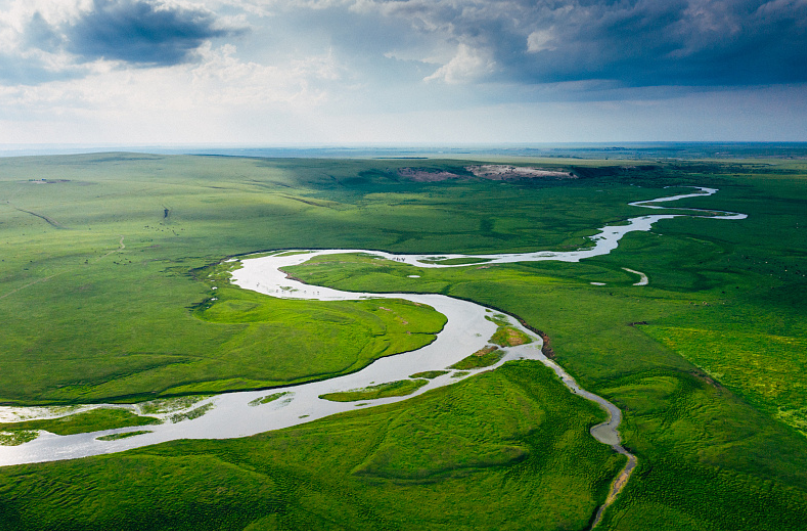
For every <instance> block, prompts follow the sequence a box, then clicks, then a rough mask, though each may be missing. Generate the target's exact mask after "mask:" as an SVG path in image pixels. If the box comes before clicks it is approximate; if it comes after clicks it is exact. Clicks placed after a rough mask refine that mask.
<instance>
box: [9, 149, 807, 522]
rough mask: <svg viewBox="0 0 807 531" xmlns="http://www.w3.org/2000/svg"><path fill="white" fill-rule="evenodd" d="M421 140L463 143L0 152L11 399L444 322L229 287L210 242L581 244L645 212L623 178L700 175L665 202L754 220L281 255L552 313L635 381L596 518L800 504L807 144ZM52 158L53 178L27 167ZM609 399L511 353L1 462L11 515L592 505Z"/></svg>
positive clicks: (608, 373)
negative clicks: (233, 423) (448, 256)
mask: <svg viewBox="0 0 807 531" xmlns="http://www.w3.org/2000/svg"><path fill="white" fill-rule="evenodd" d="M575 164H577V165H575ZM553 165H557V166H553ZM408 166H417V167H418V168H421V167H425V168H428V169H434V170H447V171H454V172H457V173H460V174H461V173H462V172H463V171H464V170H463V166H464V164H463V163H462V161H458V160H445V161H440V160H429V161H421V160H418V161H404V160H401V161H393V160H379V161H373V160H353V161H351V160H338V161H328V160H293V159H285V160H263V159H235V158H223V157H162V156H148V155H127V154H105V155H87V156H74V157H47V158H20V159H2V160H0V246H2V249H3V254H2V257H0V260H1V261H0V319H2V322H3V323H4V333H3V334H2V335H0V367H2V371H0V400H2V401H4V402H6V403H14V404H49V403H74V402H86V401H112V400H121V401H127V400H128V401H132V400H146V399H149V398H153V397H154V396H166V395H183V394H195V393H205V392H207V393H209V392H218V391H223V390H233V389H244V388H258V387H271V386H273V385H280V384H281V383H283V382H293V381H304V380H306V379H315V378H323V377H329V376H331V375H336V374H343V373H345V372H349V371H353V370H357V369H358V368H360V367H361V366H364V365H366V364H367V363H369V362H371V361H372V360H373V359H375V358H377V357H379V356H384V355H389V354H393V353H395V352H401V351H404V350H410V349H411V348H416V347H417V346H419V345H421V344H425V343H428V342H429V341H431V338H432V337H433V334H434V333H435V332H437V331H438V330H440V328H441V327H442V325H443V321H442V319H441V318H440V316H439V315H436V314H435V312H432V311H429V310H427V309H423V308H420V307H416V306H414V305H411V304H408V303H406V302H398V303H392V301H384V303H383V304H384V305H385V307H388V308H389V307H390V304H395V307H394V308H393V310H394V311H393V312H387V311H378V306H377V305H376V304H375V303H374V302H373V301H362V302H360V303H327V304H326V303H312V302H300V301H279V300H276V299H271V298H267V297H263V296H259V295H256V294H252V293H249V292H244V291H242V290H238V289H236V288H234V287H232V286H229V285H228V284H227V281H226V270H225V268H223V267H221V266H217V265H216V264H218V263H219V262H220V261H221V260H222V259H223V258H225V257H228V256H233V255H238V254H243V253H249V252H255V251H260V250H270V249H300V248H367V249H384V250H389V251H394V252H417V253H426V252H433V253H441V252H445V253H450V252H463V253H492V252H517V251H534V250H540V249H548V250H549V249H556V250H569V249H576V248H578V247H580V246H582V245H585V244H586V243H587V240H586V236H588V235H591V234H594V233H596V229H597V228H598V227H601V226H602V225H604V224H606V223H613V222H619V221H621V220H624V219H626V218H628V217H633V216H641V215H646V214H648V213H650V212H649V211H648V210H645V209H640V208H636V207H630V206H628V205H627V203H628V202H630V201H637V200H641V199H651V198H655V197H660V196H662V195H667V194H671V193H673V192H675V193H677V192H679V191H680V192H683V191H684V190H683V189H672V190H664V189H663V187H665V186H686V185H701V186H712V187H715V188H719V189H720V192H719V193H718V194H716V195H715V196H712V197H708V198H692V199H687V200H684V201H680V202H678V203H676V204H670V206H671V207H679V206H680V207H692V208H708V209H718V210H728V211H739V212H743V213H746V214H748V215H749V217H748V219H745V220H737V221H726V220H714V219H698V218H677V219H673V220H666V221H663V222H660V223H659V224H658V225H656V226H655V227H654V229H653V230H652V231H651V232H647V233H633V234H630V235H628V236H627V237H625V238H624V239H623V241H622V242H621V243H620V247H619V249H618V250H616V251H615V252H613V253H612V254H610V255H608V256H604V257H599V258H596V259H590V260H585V261H584V262H582V263H579V264H564V263H558V262H538V263H522V264H508V265H494V266H486V265H473V264H472V265H469V266H467V267H462V268H451V269H430V268H415V267H411V266H405V265H401V264H399V263H396V262H391V261H382V260H371V259H368V258H367V257H363V256H345V255H340V256H338V257H333V258H331V257H328V256H322V257H318V258H316V259H314V260H313V261H312V262H309V263H306V264H303V265H301V266H297V267H295V268H290V269H289V272H290V273H291V274H293V275H294V276H295V277H297V278H301V279H303V280H304V281H306V282H308V283H310V284H319V285H327V286H335V287H338V288H342V289H349V290H361V291H379V292H380V291H387V292H426V293H444V294H447V295H451V296H454V297H460V298H464V299H468V300H473V301H476V302H479V303H482V304H485V305H488V306H491V307H495V308H498V309H500V310H502V311H506V312H508V313H511V314H514V315H516V316H518V317H519V318H521V319H523V320H524V321H525V322H526V323H527V324H528V325H530V326H531V327H533V328H536V329H540V330H541V331H542V332H544V333H545V334H546V335H547V336H548V338H549V341H550V346H551V349H552V351H553V352H554V355H555V357H556V359H557V361H558V362H559V363H560V364H561V365H563V366H564V367H565V368H566V369H567V370H568V371H569V372H570V373H571V374H572V375H574V376H575V377H576V378H577V379H578V381H579V382H580V384H581V385H582V386H583V387H585V388H587V389H589V390H590V391H592V392H595V393H597V394H600V395H601V396H603V397H605V398H607V399H608V400H611V401H612V402H614V403H615V404H617V405H618V406H619V407H620V408H621V409H622V411H623V413H624V422H623V425H622V428H621V432H622V437H623V441H624V444H625V446H626V447H627V448H629V449H630V450H631V452H633V453H634V454H635V455H636V456H637V457H638V459H639V465H638V468H637V470H636V471H635V472H634V474H633V476H632V478H631V480H630V482H629V483H628V485H627V487H626V488H625V490H624V491H623V493H622V495H620V497H619V498H618V499H617V501H616V502H615V503H614V505H612V506H611V507H610V508H609V509H608V511H606V513H605V517H604V519H603V521H602V523H601V524H600V526H598V529H612V530H634V529H635V530H643V529H682V530H684V529H686V530H688V529H707V530H713V529H714V530H724V529H725V530H733V529H759V530H767V529H771V530H773V529H803V528H804V522H805V521H807V396H806V395H805V392H806V391H805V389H807V387H805V383H807V382H806V381H805V376H804V375H805V369H806V368H807V367H806V366H805V364H807V361H806V360H807V349H805V346H807V343H805V340H804V338H805V337H807V333H806V332H807V302H806V301H807V298H806V297H805V295H807V267H805V266H804V265H803V264H804V263H805V258H806V257H807V230H805V229H806V228H807V165H804V164H802V163H799V162H785V161H761V162H760V161H756V162H753V163H741V162H721V161H710V162H668V163H653V162H637V163H630V164H626V163H625V162H624V161H622V162H620V163H616V162H613V161H609V162H608V163H604V162H596V161H586V165H585V166H583V165H582V163H581V162H580V161H573V162H571V163H570V161H565V162H564V161H543V162H541V164H540V166H541V167H546V168H551V167H563V168H565V169H573V170H574V171H575V173H576V174H577V175H578V176H579V178H578V179H565V180H531V181H513V182H496V181H484V180H478V179H470V178H468V179H458V180H449V181H442V182H413V181H411V180H407V179H405V178H403V177H400V175H399V174H398V173H397V168H399V167H408ZM43 178H44V179H50V180H53V181H54V182H52V183H50V184H48V183H34V182H32V181H31V179H43ZM59 180H64V181H65V182H62V181H59ZM57 181H58V182H57ZM663 212H664V211H655V212H654V213H663ZM669 212H675V211H674V210H670V211H669ZM623 267H627V268H630V269H633V270H636V271H641V272H643V273H645V274H646V275H648V277H649V279H650V283H649V285H648V286H633V283H634V282H636V275H634V274H631V273H628V272H626V271H624V270H623V269H622V268H623ZM413 274H415V275H419V276H420V278H416V279H413V278H409V275H413ZM592 282H598V283H604V284H605V285H604V286H594V285H592V284H591V283H592ZM214 286H215V287H216V288H217V289H216V290H213V289H212V288H213V287H214ZM214 297H215V298H216V299H217V300H215V301H214V300H212V299H213V298H214ZM404 321H406V322H407V325H403V322H404ZM407 332H408V333H407ZM468 354H469V355H471V354H472V353H470V352H469V353H468ZM32 374H36V377H35V378H32V377H31V375H32ZM427 377H428V376H427ZM601 417H602V413H601V412H599V410H598V409H597V408H595V407H594V406H592V405H591V404H589V403H587V402H585V401H582V400H581V399H579V398H578V397H574V396H572V395H570V394H569V393H568V392H566V391H565V390H564V388H562V387H561V384H560V383H559V381H558V380H557V379H556V378H555V377H554V376H553V374H552V373H551V371H549V370H548V369H545V368H544V367H543V366H541V365H540V364H537V363H531V362H518V363H508V364H505V365H504V366H503V367H501V368H499V369H497V370H496V371H493V372H491V373H485V374H482V375H479V376H475V377H473V378H468V379H465V380H462V381H460V382H459V383H457V384H456V385H454V386H451V387H448V388H443V389H438V390H435V391H432V392H429V393H425V394H424V395H421V396H418V397H415V398H412V399H411V400H408V401H404V402H401V403H397V404H394V405H390V406H383V407H378V408H371V409H364V410H361V411H356V412H352V413H350V414H345V415H339V416H336V417H332V418H328V419H323V420H320V421H317V422H313V423H311V424H307V425H305V426H301V427H298V428H292V429H288V430H282V431H278V432H271V433H268V434H264V435H261V436H257V437H253V438H248V439H239V440H228V441H193V442H175V443H169V444H163V445H159V446H155V447H149V448H143V449H140V450H135V451H130V452H126V453H124V454H118V455H111V456H104V457H98V458H90V459H84V460H81V461H80V462H79V461H67V462H56V463H48V464H42V465H26V466H19V467H8V468H3V469H0V514H3V515H4V516H3V518H0V529H105V528H109V526H110V525H112V524H110V522H114V523H115V524H114V526H113V527H117V528H121V529H127V528H131V529H151V528H153V529H168V528H171V529H185V528H187V529H251V530H258V529H300V528H309V529H363V528H379V527H383V528H389V529H580V530H582V529H586V528H587V525H588V522H589V521H590V519H591V517H592V515H593V512H594V510H595V509H596V507H597V506H598V505H599V504H600V503H602V501H603V500H604V499H605V496H606V494H607V490H608V486H609V484H610V482H611V480H612V479H613V478H614V477H615V475H616V473H617V471H618V470H619V468H620V467H621V466H622V465H623V464H624V458H622V457H620V456H618V455H617V454H614V453H613V452H611V450H610V449H609V448H608V447H606V446H603V445H600V444H598V443H596V442H595V441H593V439H592V438H591V437H590V436H589V435H588V432H587V430H588V428H589V427H590V426H592V425H594V424H596V423H597V422H599V421H600V420H602V418H601ZM547 449H549V451H547ZM121 485H123V487H121Z"/></svg>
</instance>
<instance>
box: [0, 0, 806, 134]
mask: <svg viewBox="0 0 807 531" xmlns="http://www.w3.org/2000/svg"><path fill="white" fill-rule="evenodd" d="M806 65H807V2H805V1H804V0H771V1H767V2H766V1H751V0H682V1H668V0H628V1H625V2H612V1H610V0H571V1H564V0H558V1H555V0H538V1H535V0H510V1H506V2H491V1H482V0H408V1H398V0H395V1H374V0H304V1H303V0H153V1H152V0H0V144H3V145H17V144H27V145H33V144H94V145H100V144H104V145H111V144H115V145H132V144H139V145H144V144H150V145H156V144H171V145H191V144H216V145H223V144H227V145H299V144H306V145H311V144H313V145H323V144H328V145H348V144H387V145H401V144H417V145H423V144H440V145H448V144H467V143H486V144H505V143H520V144H523V143H546V142H642V141H807V66H806Z"/></svg>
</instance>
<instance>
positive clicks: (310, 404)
mask: <svg viewBox="0 0 807 531" xmlns="http://www.w3.org/2000/svg"><path fill="white" fill-rule="evenodd" d="M716 192H717V190H716V189H713V188H697V191H695V192H692V193H688V194H681V195H675V196H669V197H661V198H658V199H653V200H649V201H637V202H634V203H631V205H632V206H637V207H644V208H651V209H669V207H666V206H661V205H660V204H662V203H667V202H672V201H677V200H680V199H686V198H691V197H703V196H709V195H712V194H714V193H716ZM681 210H686V211H687V214H660V215H648V216H643V217H637V218H632V219H629V220H628V221H627V223H626V224H622V225H616V226H606V227H603V228H602V229H601V231H600V233H599V234H597V235H595V236H592V237H591V240H592V241H593V242H594V245H593V246H590V247H587V248H585V249H581V250H577V251H571V252H550V251H540V252H532V253H513V254H492V255H458V254H445V255H439V256H438V255H398V254H394V253H386V252H379V251H367V250H362V249H331V250H318V251H306V250H300V251H298V252H296V253H289V252H288V251H285V252H278V253H273V254H270V255H268V256H266V255H262V256H260V257H255V258H249V257H246V258H243V259H241V262H242V265H243V267H242V268H241V269H238V270H236V271H234V272H233V275H232V279H231V281H232V283H233V284H236V285H238V286H240V287H242V288H244V289H249V290H254V291H257V292H260V293H264V294H267V295H270V296H272V297H280V298H289V299H307V300H323V301H337V300H338V301H346V300H359V299H406V300H409V301H412V302H415V303H419V304H425V305H428V306H431V307H433V308H434V309H435V310H437V311H438V312H440V313H442V314H443V315H445V316H446V318H447V319H448V321H447V323H446V325H445V327H444V329H443V331H442V332H440V334H439V335H438V336H437V339H436V340H435V341H434V342H432V343H431V344H430V345H427V346H425V347H423V348H421V349H418V350H415V351H411V352H406V353H403V354H398V355H395V356H390V357H386V358H381V359H379V360H377V361H375V362H373V363H372V364H370V365H369V366H367V367H365V368H364V369H362V370H360V371H358V372H355V373H353V374H349V375H346V376H340V377H337V378H332V379H329V380H325V381H320V382H311V383H306V384H301V385H296V386H291V387H287V388H277V389H272V390H268V391H249V392H235V393H227V394H222V395H217V396H212V397H207V398H204V399H201V400H197V401H195V402H193V403H188V402H181V401H180V402H177V401H173V402H172V401H170V400H169V401H163V402H162V403H157V404H151V410H148V409H146V408H145V407H144V406H142V405H122V406H121V405H116V406H110V405H93V406H84V407H79V408H73V409H70V410H69V411H66V410H64V409H56V408H15V407H0V422H15V421H19V420H23V419H34V418H56V417H60V416H65V415H67V414H74V413H76V412H77V411H85V410H87V409H92V408H94V407H121V408H127V409H130V410H132V411H134V412H135V413H137V414H146V413H147V414H149V415H151V416H156V417H158V418H160V419H161V420H162V421H163V423H162V424H158V425H149V426H139V427H132V428H122V429H115V430H106V431H102V432H95V433H84V434H78V435H67V436H58V435H53V434H51V433H48V432H44V431H41V432H39V433H38V435H37V436H36V438H35V439H34V440H31V441H29V442H25V443H24V444H19V445H16V446H0V466H8V465H17V464H23V463H36V462H44V461H56V460H60V459H74V458H78V457H87V456H91V455H99V454H108V453H113V452H122V451H124V450H129V449H132V448H139V447H142V446H148V445H152V444H158V443H162V442H166V441H172V440H176V439H227V438H234V437H246V436H249V435H255V434H257V433H262V432H266V431H270V430H277V429H281V428H286V427H290V426H295V425H298V424H303V423H306V422H311V421H313V420H316V419H320V418H323V417H327V416H329V415H333V414H335V413H339V412H344V411H350V410H354V409H357V408H362V407H370V406H375V405H380V404H389V403H393V402H398V401H401V400H406V399H408V398H411V397H413V396H417V395H419V394H422V393H425V392H427V391H429V390H432V389H435V388H437V387H441V386H445V385H450V384H452V383H455V382H457V381H460V380H461V379H463V378H468V377H471V376H472V375H473V374H475V373H477V372H481V371H486V370H491V369H494V368H496V367H498V366H499V365H501V364H502V363H505V362H507V361H510V360H516V359H531V360H537V361H540V362H541V363H543V364H545V365H547V366H548V367H550V368H551V369H552V370H554V371H555V373H556V374H557V375H558V376H559V377H560V379H561V380H562V381H563V383H564V384H565V385H566V387H567V388H568V389H569V390H570V391H571V392H573V393H575V394H578V395H580V396H582V397H583V398H585V399H587V400H591V401H594V402H596V403H597V404H599V405H600V406H601V407H602V408H603V409H604V410H605V411H607V413H608V415H609V418H608V420H607V421H606V422H604V423H602V424H599V425H597V426H595V427H594V428H592V429H591V434H592V436H593V437H594V438H596V439H597V440H598V441H600V442H602V443H604V444H607V445H609V446H611V447H612V448H613V449H614V450H615V451H617V452H619V453H621V454H623V455H626V456H627V457H628V463H627V465H626V467H625V469H623V471H622V472H621V473H620V475H619V477H618V478H617V479H616V480H615V482H614V485H613V486H612V491H611V494H610V495H609V497H608V501H607V502H606V504H605V505H603V506H602V507H600V509H599V510H598V512H597V515H596V517H595V520H594V525H596V524H597V522H598V521H599V518H600V516H601V515H602V512H603V510H604V509H605V508H606V507H607V506H608V505H609V504H610V503H611V502H612V501H613V499H614V498H615V497H616V495H617V494H618V493H619V491H620V490H621V489H622V488H623V487H624V485H625V483H626V482H627V479H628V477H629V476H630V473H631V471H632V470H633V468H634V466H635V464H636V458H635V457H634V456H633V455H631V454H630V453H629V452H628V451H627V450H625V448H623V447H622V446H621V440H620V437H619V431H618V428H619V424H620V422H621V420H622V413H621V412H620V410H619V409H618V408H617V407H616V406H614V405H613V404H611V403H610V402H608V401H607V400H605V399H604V398H602V397H600V396H597V395H595V394H593V393H590V392H588V391H586V390H584V389H582V388H581V387H580V386H579V385H578V384H577V382H576V381H575V380H574V378H572V377H571V376H570V375H569V374H568V373H567V372H566V371H565V370H564V369H563V368H562V367H561V366H559V365H558V364H557V363H555V362H554V361H552V360H550V359H548V358H546V356H544V355H543V353H542V352H541V346H542V342H541V338H540V337H539V336H538V335H537V334H535V333H534V332H532V331H530V330H528V329H527V328H525V327H524V326H522V325H521V324H520V323H519V322H518V320H517V319H516V318H514V317H512V316H508V315H503V314H502V313H501V312H498V311H495V310H493V309H490V308H485V307H484V306H481V305H478V304H475V303H472V302H468V301H463V300H458V299H453V298H451V297H447V296H444V295H428V294H424V295H413V294H403V293H385V294H377V293H355V292H345V291H340V290H335V289H331V288H325V287H318V286H311V285H307V284H303V283H301V282H299V281H297V280H294V279H291V278H288V277H287V275H286V274H285V273H284V272H283V271H282V270H281V269H282V268H284V267H290V266H294V265H299V264H302V263H304V262H306V261H308V260H310V259H311V258H313V257H315V256H320V255H333V254H345V253H365V254H372V255H375V256H377V257H379V258H382V259H388V260H395V261H397V262H400V263H406V264H411V265H416V266H418V267H468V266H469V265H470V264H464V265H461V264H449V263H441V262H445V261H446V260H455V259H462V258H467V259H476V260H486V262H485V263H487V264H503V263H514V262H532V261H544V260H557V261H564V262H578V261H580V260H582V259H584V258H591V257H594V256H601V255H605V254H608V253H610V252H611V251H613V250H614V249H616V248H617V246H618V244H619V240H620V239H621V238H622V237H623V236H624V235H625V234H628V233H630V232H635V231H649V230H650V229H651V227H652V226H653V224H654V223H656V222H657V221H659V220H662V219H671V218H675V217H678V216H683V215H686V216H695V217H708V218H712V219H723V220H737V219H744V218H745V217H746V216H745V215H744V214H737V213H732V212H720V211H712V210H709V211H706V210H695V209H681ZM479 264H480V263H479V262H476V263H474V264H473V266H477V267H478V266H479ZM629 271H632V270H629ZM632 272H634V273H637V274H639V275H642V274H641V273H639V272H635V271H632ZM642 276H643V275H642ZM645 281H646V277H644V276H643V280H642V281H640V282H639V283H637V284H636V285H644V284H646V282H645ZM494 316H495V317H496V318H497V319H498V320H499V321H501V320H506V321H508V322H509V326H512V327H514V328H517V329H519V330H520V331H521V332H522V333H524V334H526V335H527V336H529V337H530V338H532V340H533V342H532V343H529V344H525V345H519V346H515V347H507V348H504V349H503V350H504V351H505V355H504V356H503V357H502V359H501V360H500V361H499V362H497V363H496V364H495V365H492V366H490V367H485V368H483V369H477V370H471V371H458V370H454V369H451V368H450V366H451V365H453V364H455V363H457V362H459V361H460V360H462V359H463V358H465V357H467V356H469V355H470V354H473V353H474V352H476V351H478V350H480V349H482V348H484V347H485V346H487V345H488V344H489V340H490V338H491V336H492V335H493V334H494V333H495V331H496V329H497V324H496V323H494V322H493V321H492V320H491V319H490V318H492V317H494ZM424 371H446V372H445V374H443V375H441V376H438V377H436V378H433V379H431V380H429V382H428V384H426V385H424V386H423V387H421V388H419V389H418V390H417V391H416V392H415V393H413V394H410V395H408V396H404V397H393V398H382V399H376V400H362V401H360V402H333V401H329V400H324V399H322V398H319V397H320V395H323V394H326V393H333V392H340V391H347V390H353V389H361V388H365V387H368V386H372V385H378V384H382V383H387V382H393V381H399V380H406V379H410V376H411V375H413V374H415V373H419V372H424ZM278 394H282V396H280V397H279V398H277V399H275V400H271V401H268V400H266V398H267V397H270V396H271V395H278ZM1 432H2V424H0V433H1ZM127 433H130V434H132V436H128V437H124V438H116V437H121V436H122V435H125V434H127Z"/></svg>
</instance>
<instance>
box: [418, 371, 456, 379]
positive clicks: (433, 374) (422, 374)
mask: <svg viewBox="0 0 807 531" xmlns="http://www.w3.org/2000/svg"><path fill="white" fill-rule="evenodd" d="M444 374H448V371H423V372H416V373H415V374H410V375H409V377H410V378H414V379H417V378H426V379H428V380H432V379H434V378H437V377H438V376H442V375H444Z"/></svg>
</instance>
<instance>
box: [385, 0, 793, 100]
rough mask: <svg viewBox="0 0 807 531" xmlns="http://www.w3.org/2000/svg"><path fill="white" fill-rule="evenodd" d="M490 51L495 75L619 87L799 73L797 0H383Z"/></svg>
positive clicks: (420, 22)
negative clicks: (612, 83)
mask: <svg viewBox="0 0 807 531" xmlns="http://www.w3.org/2000/svg"><path fill="white" fill-rule="evenodd" d="M376 6H377V7H378V8H380V9H382V10H384V11H385V12H386V13H388V14H390V15H393V16H398V17H402V18H408V19H409V20H410V21H411V24H412V26H413V27H414V28H419V29H421V30H422V31H424V32H444V33H445V34H446V35H447V36H448V37H449V38H450V39H453V40H454V41H455V42H461V43H464V44H466V45H470V46H474V47H477V48H480V49H486V50H488V51H490V52H491V53H492V54H493V58H494V59H495V61H496V63H497V65H498V67H499V70H498V72H497V74H494V75H493V78H494V79H497V80H500V81H515V82H521V83H527V84H535V83H555V82H566V81H586V80H613V81H616V82H618V83H620V84H623V85H629V86H650V85H735V86H736V85H754V84H768V83H798V82H804V81H807V0H773V1H769V2H765V1H759V0H755V1H753V0H734V1H732V0H624V1H610V0H572V1H553V0H539V1H537V2H536V1H513V0H511V1H505V2H482V1H474V0H466V1H464V2H463V1H456V0H445V1H439V0H438V1H436V2H434V1H426V0H410V1H408V2H383V3H379V4H376Z"/></svg>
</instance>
